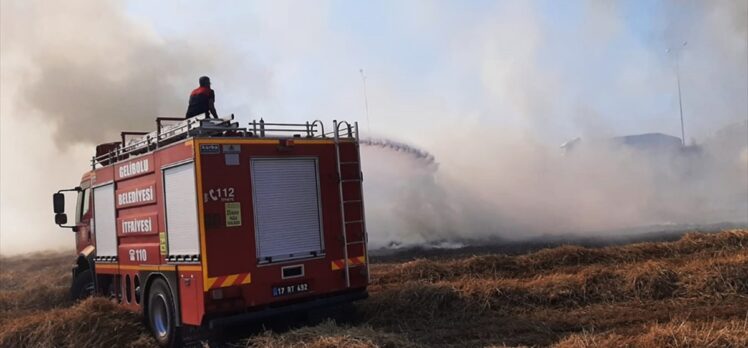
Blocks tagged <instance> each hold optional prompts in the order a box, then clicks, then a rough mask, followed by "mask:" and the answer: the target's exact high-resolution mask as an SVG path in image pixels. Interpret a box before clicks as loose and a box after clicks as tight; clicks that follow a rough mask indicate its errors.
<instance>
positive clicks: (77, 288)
mask: <svg viewBox="0 0 748 348" xmlns="http://www.w3.org/2000/svg"><path fill="white" fill-rule="evenodd" d="M94 291H95V287H94V281H93V274H92V273H91V270H90V269H87V270H85V271H83V272H80V273H78V276H76V277H75V279H73V285H71V286H70V298H72V299H73V300H82V299H84V298H86V297H89V296H91V295H93V293H94Z"/></svg>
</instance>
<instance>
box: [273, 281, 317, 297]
mask: <svg viewBox="0 0 748 348" xmlns="http://www.w3.org/2000/svg"><path fill="white" fill-rule="evenodd" d="M307 291H309V284H308V283H301V284H294V285H284V286H274V287H273V297H278V296H287V295H293V294H298V293H302V292H307Z"/></svg>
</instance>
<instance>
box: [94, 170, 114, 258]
mask: <svg viewBox="0 0 748 348" xmlns="http://www.w3.org/2000/svg"><path fill="white" fill-rule="evenodd" d="M93 192H94V219H93V220H94V233H95V235H96V256H97V257H102V256H117V225H116V223H117V222H116V221H117V219H116V218H115V214H114V184H113V183H112V184H107V185H103V186H99V187H95V188H94V189H93Z"/></svg>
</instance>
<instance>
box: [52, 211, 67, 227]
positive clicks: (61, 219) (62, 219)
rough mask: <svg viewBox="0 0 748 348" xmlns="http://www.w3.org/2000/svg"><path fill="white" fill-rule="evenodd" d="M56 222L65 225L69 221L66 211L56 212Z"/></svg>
mask: <svg viewBox="0 0 748 348" xmlns="http://www.w3.org/2000/svg"><path fill="white" fill-rule="evenodd" d="M55 223H56V224H58V225H64V224H66V223H68V216H67V214H65V213H57V214H55Z"/></svg>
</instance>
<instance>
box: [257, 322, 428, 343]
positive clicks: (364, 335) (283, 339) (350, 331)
mask: <svg viewBox="0 0 748 348" xmlns="http://www.w3.org/2000/svg"><path fill="white" fill-rule="evenodd" d="M245 343H246V347H267V348H294V347H303V348H333V347H350V348H375V347H382V348H394V347H417V346H418V345H416V344H415V343H413V342H411V341H410V340H408V339H407V338H404V337H402V336H400V335H396V334H391V333H385V332H381V331H377V330H375V329H372V328H371V327H369V326H366V325H364V326H358V327H345V326H338V325H336V324H335V322H332V321H327V322H324V323H322V324H320V325H317V326H312V327H305V328H301V329H296V330H292V331H289V332H286V333H284V334H280V335H279V334H275V333H272V332H270V331H266V332H265V333H263V334H261V335H257V336H255V337H252V338H250V339H248V340H247V341H246V342H245Z"/></svg>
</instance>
